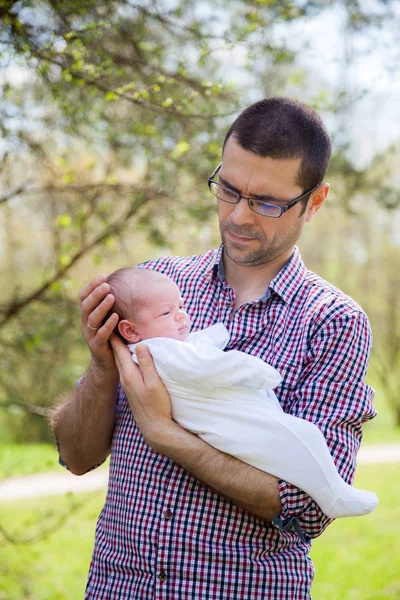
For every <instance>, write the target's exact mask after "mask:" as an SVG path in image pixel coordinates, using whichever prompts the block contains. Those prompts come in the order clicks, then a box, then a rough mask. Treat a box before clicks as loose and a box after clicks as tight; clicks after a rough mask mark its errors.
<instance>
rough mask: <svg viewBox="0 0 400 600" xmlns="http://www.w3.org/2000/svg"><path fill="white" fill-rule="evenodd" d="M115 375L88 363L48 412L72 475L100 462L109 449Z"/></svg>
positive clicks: (66, 464)
mask: <svg viewBox="0 0 400 600" xmlns="http://www.w3.org/2000/svg"><path fill="white" fill-rule="evenodd" d="M117 389H118V377H115V373H112V374H111V375H110V376H109V377H108V378H107V377H106V375H105V373H104V370H102V369H99V368H98V367H97V366H96V364H95V363H93V362H92V363H91V365H90V367H89V369H88V371H87V373H86V375H85V376H84V377H83V378H82V380H81V381H80V382H79V383H78V385H77V387H76V390H75V391H74V392H73V393H71V394H69V395H68V396H66V397H65V398H63V399H62V400H61V402H60V403H59V404H58V406H56V407H55V408H54V409H53V410H52V411H51V414H50V424H51V426H52V428H53V431H54V435H55V437H56V440H57V445H58V449H59V452H60V458H61V460H62V462H63V463H64V464H65V466H66V467H67V468H68V469H69V470H70V471H71V472H72V473H74V474H75V475H83V474H84V473H86V472H87V471H90V470H91V469H93V468H94V467H97V466H98V465H100V464H101V463H102V462H103V461H104V460H105V459H106V458H107V456H108V454H109V453H110V448H111V438H112V434H113V430H114V421H115V403H116V398H117Z"/></svg>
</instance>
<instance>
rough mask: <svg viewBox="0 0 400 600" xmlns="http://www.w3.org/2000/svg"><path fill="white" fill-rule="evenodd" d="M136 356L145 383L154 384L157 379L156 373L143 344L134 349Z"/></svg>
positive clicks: (150, 357) (151, 358)
mask: <svg viewBox="0 0 400 600" xmlns="http://www.w3.org/2000/svg"><path fill="white" fill-rule="evenodd" d="M135 351H136V356H137V359H138V363H139V367H140V370H141V371H142V375H143V380H144V382H145V383H147V384H149V383H154V382H155V381H156V380H157V379H158V373H157V371H156V368H155V366H154V362H153V357H152V355H151V352H150V350H149V349H148V347H147V346H145V345H144V344H142V345H140V346H137V347H136V350H135Z"/></svg>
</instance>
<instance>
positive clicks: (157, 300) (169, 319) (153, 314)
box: [135, 281, 190, 341]
mask: <svg viewBox="0 0 400 600" xmlns="http://www.w3.org/2000/svg"><path fill="white" fill-rule="evenodd" d="M135 324H136V330H137V332H138V334H139V335H140V338H141V339H142V340H146V339H149V338H154V337H167V338H172V339H174V340H181V341H183V340H185V339H186V337H187V336H188V334H189V331H190V319H189V315H188V314H187V312H186V311H185V310H184V308H183V300H182V297H181V294H180V292H179V289H178V287H177V286H176V285H175V283H174V282H173V281H166V282H165V283H164V282H162V283H159V282H157V284H156V285H155V286H154V288H153V289H152V290H151V296H149V298H148V300H147V302H146V305H145V306H144V307H141V308H140V309H139V311H138V315H137V318H136V319H135Z"/></svg>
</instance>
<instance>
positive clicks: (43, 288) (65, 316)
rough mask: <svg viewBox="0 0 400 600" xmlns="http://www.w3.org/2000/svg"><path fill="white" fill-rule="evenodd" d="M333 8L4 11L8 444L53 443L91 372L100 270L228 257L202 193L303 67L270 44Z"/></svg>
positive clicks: (22, 4) (359, 13)
mask: <svg viewBox="0 0 400 600" xmlns="http://www.w3.org/2000/svg"><path fill="white" fill-rule="evenodd" d="M335 1H337V0H324V1H322V2H321V1H320V0H318V1H315V0H303V1H295V2H293V1H292V0H283V1H282V0H279V1H278V0H245V1H242V0H234V1H232V2H229V3H227V2H226V1H224V0H215V1H213V2H212V3H211V2H208V0H206V1H205V2H202V3H200V4H199V3H196V2H195V1H194V0H182V1H181V2H172V3H171V2H166V1H165V2H163V1H161V2H160V3H154V2H150V1H146V0H144V1H142V2H135V1H134V0H113V1H112V2H109V1H106V0H100V1H96V2H94V0H84V1H81V2H77V1H75V0H62V1H57V2H55V1H54V0H39V1H38V2H31V1H30V0H18V1H15V0H14V1H13V0H4V1H3V2H1V3H0V17H1V25H0V51H1V58H0V65H1V66H2V67H3V72H4V76H3V78H2V79H1V96H0V130H1V137H2V143H1V146H0V151H1V152H3V158H2V160H1V161H0V183H1V186H2V190H3V191H2V194H1V197H0V209H1V213H0V228H1V229H2V234H3V235H2V248H3V250H4V256H5V261H4V269H3V270H2V271H1V272H0V281H1V283H2V284H3V285H1V287H0V290H1V292H0V357H1V358H0V373H1V375H0V408H1V407H3V408H6V409H7V411H8V412H7V416H6V417H5V422H6V424H7V426H8V434H9V435H10V437H11V438H15V439H19V440H25V439H27V437H30V439H33V440H40V439H46V438H47V436H48V434H47V430H46V424H45V422H44V420H43V419H41V418H40V416H39V415H40V414H43V412H45V409H46V407H47V406H48V405H49V404H51V403H52V402H53V401H54V398H55V397H56V396H57V395H59V394H60V393H62V392H63V391H65V390H66V389H68V388H70V387H71V386H72V385H73V383H74V381H75V380H76V378H77V376H79V375H80V374H81V373H82V371H83V370H84V365H85V363H86V362H87V358H88V357H87V350H86V348H85V347H84V346H83V344H82V342H81V338H80V335H79V331H78V329H79V328H78V321H79V315H78V311H77V305H76V304H77V303H76V296H77V291H78V288H79V286H80V285H81V282H82V281H83V282H85V281H87V280H89V279H90V278H91V276H92V275H93V273H94V272H98V271H99V270H100V267H99V264H102V268H103V269H104V268H106V269H107V270H111V268H112V267H114V266H121V265H120V263H121V262H122V261H125V262H126V263H130V264H132V263H133V262H139V261H140V260H143V259H144V258H148V257H150V255H151V254H154V253H155V252H162V253H165V252H166V253H168V252H170V251H171V250H172V249H173V251H174V252H181V251H182V252H194V251H197V250H201V249H203V248H206V247H210V245H211V244H215V243H216V242H217V241H218V235H217V233H216V231H215V228H213V227H212V226H210V225H209V221H210V217H211V216H212V215H213V214H214V202H213V199H212V197H210V196H209V195H208V194H207V188H206V180H207V176H208V174H209V173H210V171H211V170H212V168H213V167H214V166H215V164H216V163H217V162H218V161H219V159H220V152H221V143H222V140H223V136H224V133H225V131H226V128H227V126H228V124H229V123H230V121H231V120H232V118H233V115H235V114H236V113H237V112H238V110H239V108H243V107H244V106H245V105H246V104H248V101H249V98H250V95H251V92H252V91H254V89H260V88H263V87H264V88H265V82H266V80H268V78H269V77H270V76H272V79H271V81H272V80H273V75H274V74H276V73H278V72H279V73H284V72H285V68H286V67H287V66H288V65H294V64H295V60H296V56H295V55H294V53H293V51H291V50H290V49H289V48H288V47H286V46H285V45H284V44H283V43H282V42H281V41H280V39H279V36H275V35H274V28H275V27H276V26H279V27H282V26H289V25H290V24H292V23H294V22H304V23H305V24H307V23H308V22H309V21H310V20H312V19H313V18H314V17H316V16H318V15H319V14H320V13H321V12H322V11H324V10H325V9H327V8H329V7H331V6H332V5H334V4H335ZM344 7H345V10H346V14H347V28H348V30H349V31H353V32H357V31H359V30H362V29H368V28H370V27H375V28H376V27H379V26H380V25H381V23H382V22H383V21H384V19H387V18H389V17H390V16H391V14H392V13H391V3H390V2H386V1H383V0H380V1H379V2H377V3H376V6H375V8H374V11H372V10H369V11H367V10H365V9H364V8H363V7H362V6H361V4H360V3H358V2H352V1H346V2H345V3H344ZM235 61H236V62H235ZM244 73H246V74H247V79H245V78H243V77H244ZM236 79H237V85H236V82H235V80H236ZM242 81H244V82H246V83H245V85H243V84H242V83H241V82H242ZM274 81H275V80H274ZM301 85H303V82H302V79H301V77H300V78H299V79H298V86H299V88H298V89H301ZM283 89H285V88H284V86H283V84H282V85H281V84H279V85H278V83H277V82H276V85H275V89H274V90H272V89H271V90H270V92H269V93H274V94H276V93H279V92H281V91H282V90H283ZM260 93H261V92H260ZM340 101H341V99H340V94H339V97H338V102H339V103H340ZM318 102H319V104H322V105H323V108H324V109H325V110H326V111H329V110H336V108H337V107H335V106H334V104H335V103H333V105H331V104H329V103H325V104H324V101H323V98H318V96H317V97H316V98H315V99H314V103H315V104H316V103H318ZM331 172H332V174H333V175H334V176H335V175H338V174H339V173H341V174H342V176H343V177H342V180H340V181H341V182H343V183H341V185H342V186H343V190H345V192H346V193H343V194H342V197H343V198H352V197H353V196H354V195H355V192H356V190H358V191H359V190H360V189H361V187H362V189H363V190H364V191H365V192H366V191H367V190H369V191H371V190H372V193H374V194H376V195H377V196H380V199H381V201H382V202H387V199H388V198H389V195H390V198H391V200H390V203H391V204H392V205H394V204H396V203H398V195H397V196H396V193H395V192H393V190H391V188H390V187H388V186H390V185H391V184H390V183H388V184H387V186H386V187H387V189H385V187H384V186H383V185H382V184H381V178H380V176H378V175H377V177H376V179H375V180H372V179H371V178H368V177H369V173H368V172H367V171H361V170H357V169H356V168H355V167H354V165H352V163H351V161H350V160H349V159H348V157H347V155H346V153H345V152H344V151H343V152H342V153H338V154H337V155H336V156H335V157H334V161H333V163H332V170H331ZM337 180H338V181H339V178H337ZM343 204H344V205H346V207H347V209H348V208H349V202H343ZM16 373H18V377H17V376H16ZM39 374H40V375H39ZM24 407H25V408H26V409H27V415H26V416H25V417H23V418H21V419H16V418H15V415H14V414H13V413H12V414H11V413H10V410H11V411H17V410H24Z"/></svg>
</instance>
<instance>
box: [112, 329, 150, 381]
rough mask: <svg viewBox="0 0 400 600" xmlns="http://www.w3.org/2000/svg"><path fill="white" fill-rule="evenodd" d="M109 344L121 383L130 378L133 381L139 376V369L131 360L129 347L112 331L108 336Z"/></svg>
mask: <svg viewBox="0 0 400 600" xmlns="http://www.w3.org/2000/svg"><path fill="white" fill-rule="evenodd" d="M110 344H111V346H112V349H113V354H114V359H115V363H116V365H117V367H118V371H119V374H120V378H121V383H122V384H123V385H124V383H123V382H124V381H129V380H130V379H131V378H132V379H134V380H135V381H136V380H137V378H138V377H140V379H142V378H141V375H140V370H139V367H138V366H137V365H135V363H134V362H133V360H132V356H131V353H130V352H129V349H128V348H127V346H126V345H125V344H124V342H123V341H122V340H121V339H120V338H119V337H118V336H117V335H115V333H113V334H112V335H111V337H110Z"/></svg>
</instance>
